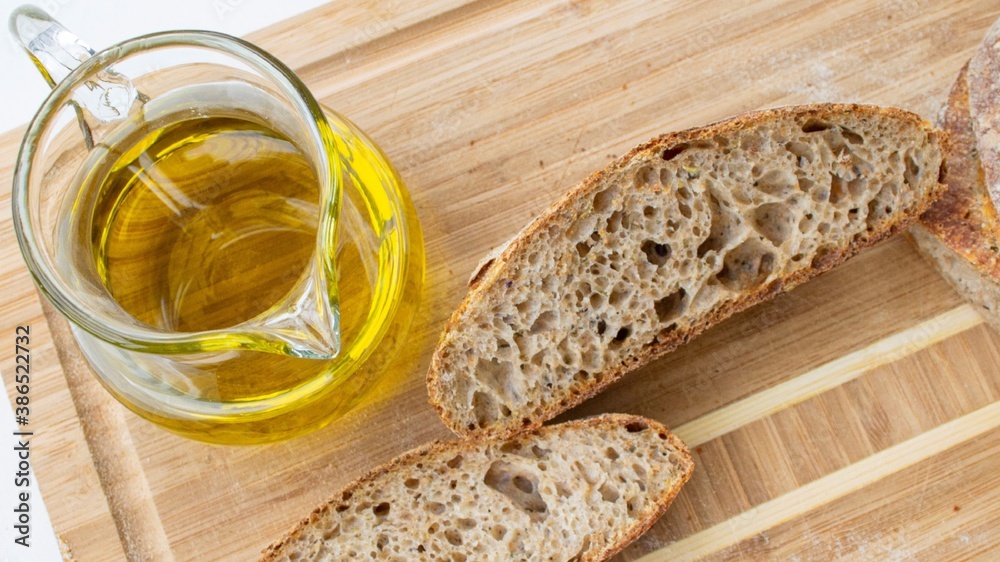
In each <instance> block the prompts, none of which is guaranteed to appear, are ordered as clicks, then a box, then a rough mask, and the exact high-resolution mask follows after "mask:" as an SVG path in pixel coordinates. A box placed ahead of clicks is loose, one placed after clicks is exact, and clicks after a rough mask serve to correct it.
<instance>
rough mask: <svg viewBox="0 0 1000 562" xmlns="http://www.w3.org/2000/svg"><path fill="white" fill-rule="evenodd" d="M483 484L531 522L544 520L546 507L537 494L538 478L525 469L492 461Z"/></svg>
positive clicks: (503, 462)
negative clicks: (524, 513) (523, 513)
mask: <svg viewBox="0 0 1000 562" xmlns="http://www.w3.org/2000/svg"><path fill="white" fill-rule="evenodd" d="M483 483H484V484H486V485H487V486H489V487H490V488H492V489H494V490H496V491H497V492H499V493H500V494H502V495H503V496H505V497H507V499H509V500H510V501H511V502H513V503H514V505H515V506H516V507H517V508H518V509H520V510H522V511H524V512H526V513H527V514H528V516H529V517H530V518H531V520H532V521H535V522H538V521H541V520H544V519H545V517H546V515H547V512H548V506H547V505H546V504H545V501H544V500H543V499H542V496H541V494H540V493H539V492H538V478H537V477H536V476H534V475H533V474H531V473H529V472H527V471H526V470H525V469H523V468H521V467H518V466H516V465H514V464H511V463H508V462H505V461H499V460H498V461H493V463H492V464H491V465H490V467H489V469H488V470H487V471H486V475H485V476H484V477H483Z"/></svg>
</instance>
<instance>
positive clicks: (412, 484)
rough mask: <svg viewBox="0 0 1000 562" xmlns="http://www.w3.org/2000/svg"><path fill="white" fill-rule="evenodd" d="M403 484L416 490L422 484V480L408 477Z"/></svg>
mask: <svg viewBox="0 0 1000 562" xmlns="http://www.w3.org/2000/svg"><path fill="white" fill-rule="evenodd" d="M403 485H404V486H406V487H407V488H409V489H411V490H414V489H416V488H417V487H418V486H420V480H418V479H416V478H407V479H406V480H403Z"/></svg>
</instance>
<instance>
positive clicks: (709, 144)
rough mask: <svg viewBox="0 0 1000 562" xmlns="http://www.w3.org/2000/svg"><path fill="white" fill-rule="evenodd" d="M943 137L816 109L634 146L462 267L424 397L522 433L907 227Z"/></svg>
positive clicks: (899, 118)
mask: <svg viewBox="0 0 1000 562" xmlns="http://www.w3.org/2000/svg"><path fill="white" fill-rule="evenodd" d="M944 138H945V137H944V135H943V134H942V133H941V132H940V131H936V130H934V129H933V128H932V127H930V126H929V125H928V124H927V123H925V122H923V121H922V120H921V119H920V118H919V117H918V116H916V115H914V114H912V113H908V112H905V111H902V110H898V109H881V108H876V107H871V106H860V105H815V106H803V107H790V108H783V109H775V110H770V111H763V112H759V113H753V114H749V115H745V116H741V117H737V118H734V119H730V120H728V121H723V122H721V123H717V124H715V125H711V126H708V127H705V128H700V129H692V130H687V131H682V132H679V133H672V134H668V135H665V136H662V137H659V138H656V139H653V140H651V141H649V142H647V143H646V144H643V145H641V146H639V147H637V148H636V149H634V150H633V151H632V152H630V153H629V154H627V155H626V156H624V157H622V158H620V159H618V160H616V161H614V162H612V163H611V164H610V165H609V166H608V167H607V168H605V169H604V170H602V171H599V172H597V173H595V174H593V175H591V176H590V177H589V178H587V179H586V180H584V181H583V183H582V184H581V185H579V186H578V187H576V188H575V189H573V190H572V191H570V193H569V194H567V195H566V196H565V197H563V198H562V199H561V200H560V201H559V202H557V203H556V204H555V205H554V206H553V207H552V208H550V209H549V210H548V211H546V212H545V213H544V214H543V215H542V216H540V217H539V218H538V219H536V220H535V221H534V222H532V223H531V224H529V225H528V226H527V227H526V228H525V229H524V230H523V231H522V232H521V233H520V234H518V235H517V236H516V237H515V238H514V239H513V240H512V241H510V242H509V243H508V244H507V246H506V247H505V248H504V249H503V250H502V251H501V252H500V253H499V254H498V256H497V257H495V258H494V259H492V260H489V261H488V262H487V263H485V264H484V265H483V267H482V268H481V270H480V271H479V272H477V273H476V275H474V277H473V282H472V289H471V290H470V291H469V294H468V295H467V296H466V297H465V300H464V301H463V302H462V304H461V305H460V306H459V308H458V310H457V311H456V312H455V313H454V315H453V316H452V318H451V320H450V322H449V324H448V326H447V328H446V330H445V332H444V334H443V336H442V338H441V341H440V343H439V344H438V347H437V349H436V351H435V353H434V356H433V359H432V361H431V367H430V372H429V374H428V377H427V384H428V391H429V394H430V400H431V403H432V404H433V405H434V407H435V408H436V409H437V410H438V413H439V414H440V416H441V418H442V419H443V420H444V421H445V423H446V424H447V425H448V426H449V427H451V428H452V429H453V430H454V431H456V432H457V433H460V434H465V433H469V432H472V431H479V430H481V431H488V432H495V433H497V434H510V433H512V432H514V431H516V430H517V429H518V428H521V427H536V426H538V425H539V424H541V423H542V422H543V421H545V420H547V419H550V418H552V417H553V416H555V415H556V414H558V413H559V412H562V411H564V410H566V409H567V408H569V407H571V406H574V405H576V404H578V403H580V402H582V401H583V400H585V399H586V398H588V397H590V396H593V395H594V394H596V393H597V392H600V391H601V390H602V389H604V388H606V387H607V386H608V385H609V384H611V383H612V382H613V381H615V380H617V379H619V378H621V377H622V376H623V375H624V374H625V373H626V372H628V371H631V370H633V369H636V368H637V367H639V366H641V365H643V364H645V363H648V362H649V361H650V360H651V359H653V358H655V357H658V356H661V355H663V354H665V353H667V352H669V351H671V350H673V349H674V348H676V347H677V346H678V345H681V344H683V343H685V342H687V341H688V340H690V339H691V338H692V337H694V336H696V335H697V334H699V333H701V332H703V331H704V330H705V329H706V328H708V327H709V326H712V325H714V324H716V323H718V322H720V321H722V320H724V319H725V318H727V317H729V316H731V315H732V314H734V313H736V312H739V311H741V310H744V309H746V308H749V307H750V306H752V305H754V304H756V303H759V302H761V301H764V300H767V299H769V298H771V297H773V296H774V295H777V294H778V293H780V292H782V291H784V290H788V289H790V288H792V287H794V286H796V285H798V284H799V283H802V282H804V281H806V280H808V279H810V278H812V277H815V276H816V275H819V274H820V273H822V272H824V271H826V270H828V269H830V268H832V267H834V266H835V265H837V264H839V263H841V262H843V261H844V260H845V259H847V258H849V257H850V256H852V255H854V254H856V253H857V252H858V251H860V250H862V249H863V248H866V247H868V246H871V245H873V244H875V243H876V242H878V241H880V240H882V239H883V238H885V237H887V236H889V235H891V234H893V233H895V232H897V231H900V230H902V229H904V228H906V227H907V226H909V224H910V223H911V222H912V221H914V220H915V219H916V217H918V216H919V215H920V214H921V213H923V212H924V211H925V210H926V209H927V207H928V205H930V203H931V202H932V201H933V200H934V199H935V198H936V197H937V196H938V194H939V193H940V192H941V190H942V189H943V186H941V185H940V184H939V176H940V174H941V170H942V150H943V149H942V143H943V142H944Z"/></svg>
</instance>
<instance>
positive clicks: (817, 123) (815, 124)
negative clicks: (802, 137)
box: [802, 118, 832, 133]
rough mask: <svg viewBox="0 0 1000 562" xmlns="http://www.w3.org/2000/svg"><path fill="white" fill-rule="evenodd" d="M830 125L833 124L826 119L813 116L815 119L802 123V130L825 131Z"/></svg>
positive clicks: (806, 131) (810, 131)
mask: <svg viewBox="0 0 1000 562" xmlns="http://www.w3.org/2000/svg"><path fill="white" fill-rule="evenodd" d="M830 127H832V125H830V124H829V123H827V122H826V121H823V120H820V119H815V118H813V119H809V120H807V121H806V122H805V123H804V124H803V125H802V132H803V133H818V132H820V131H825V130H827V129H829V128H830Z"/></svg>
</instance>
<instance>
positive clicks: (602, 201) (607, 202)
mask: <svg viewBox="0 0 1000 562" xmlns="http://www.w3.org/2000/svg"><path fill="white" fill-rule="evenodd" d="M614 199H615V190H614V189H613V188H608V189H605V190H604V191H601V192H600V193H598V194H597V195H594V211H596V212H598V213H606V212H608V211H610V210H611V206H612V205H613V204H614Z"/></svg>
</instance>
